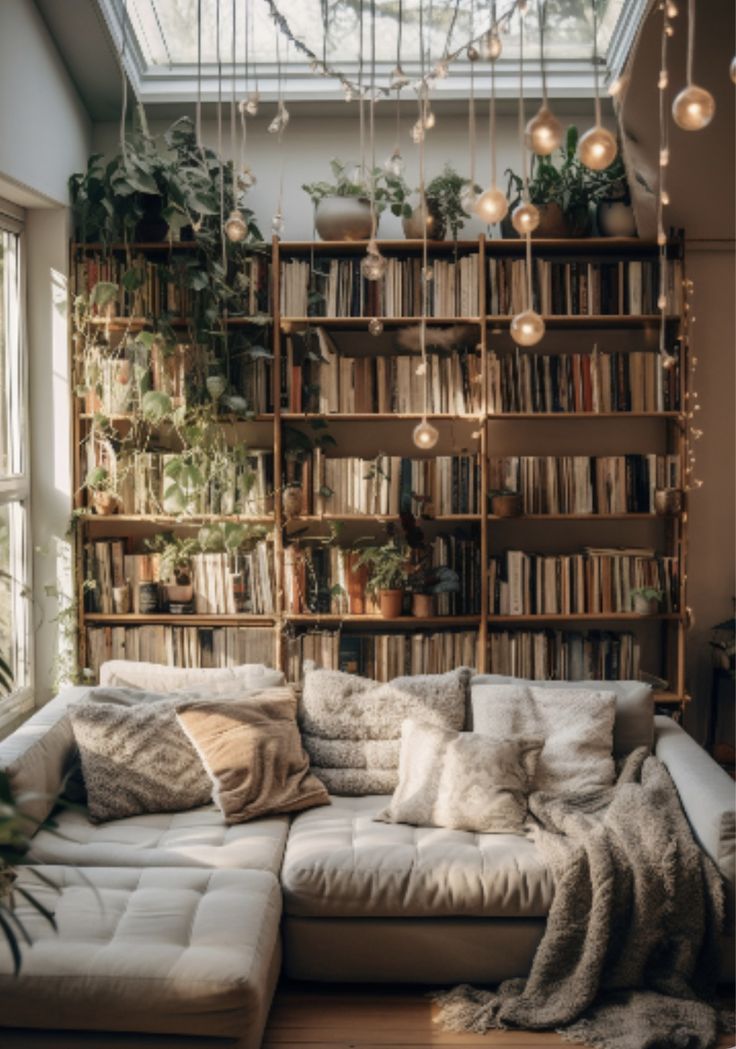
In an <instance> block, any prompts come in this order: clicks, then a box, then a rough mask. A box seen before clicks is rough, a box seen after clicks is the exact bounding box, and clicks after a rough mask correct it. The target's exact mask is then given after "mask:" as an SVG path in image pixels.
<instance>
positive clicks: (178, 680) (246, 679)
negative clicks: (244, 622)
mask: <svg viewBox="0 0 736 1049" xmlns="http://www.w3.org/2000/svg"><path fill="white" fill-rule="evenodd" d="M283 683H284V675H283V674H282V673H281V671H280V670H272V669H271V667H267V666H265V665H264V664H263V663H243V664H241V665H240V666H237V667H170V666H166V665H164V664H161V663H135V662H133V661H131V660H128V659H108V660H107V662H105V663H103V664H102V665H101V667H100V684H101V685H108V686H111V685H115V686H122V687H127V688H145V689H149V690H151V691H155V692H175V691H178V690H179V689H182V688H199V689H205V688H210V687H213V688H214V686H217V685H219V684H224V685H226V686H227V685H240V686H243V687H245V688H272V687H274V686H275V685H283Z"/></svg>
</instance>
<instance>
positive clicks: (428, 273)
mask: <svg viewBox="0 0 736 1049" xmlns="http://www.w3.org/2000/svg"><path fill="white" fill-rule="evenodd" d="M422 277H423V278H424V280H425V281H426V283H427V284H429V282H430V281H431V280H434V270H433V269H432V267H431V266H424V267H423V268H422Z"/></svg>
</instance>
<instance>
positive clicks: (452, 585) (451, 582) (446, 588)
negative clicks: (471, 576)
mask: <svg viewBox="0 0 736 1049" xmlns="http://www.w3.org/2000/svg"><path fill="white" fill-rule="evenodd" d="M408 588H409V590H410V592H411V614H412V615H413V616H416V617H417V618H418V619H429V618H430V617H431V616H433V615H434V614H435V597H436V596H437V594H456V593H458V591H459V590H460V577H459V576H458V574H457V572H456V571H455V570H454V569H453V568H448V567H447V565H430V564H427V563H426V561H422V562H420V563H419V564H418V565H416V566H414V567H413V568H411V569H410V572H409V580H408Z"/></svg>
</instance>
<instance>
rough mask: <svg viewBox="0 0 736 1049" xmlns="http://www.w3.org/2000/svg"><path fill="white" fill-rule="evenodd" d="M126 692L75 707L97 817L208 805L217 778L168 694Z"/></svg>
mask: <svg viewBox="0 0 736 1049" xmlns="http://www.w3.org/2000/svg"><path fill="white" fill-rule="evenodd" d="M121 699H122V697H114V698H113V697H112V696H111V697H109V699H108V701H106V702H100V701H99V700H98V701H95V700H83V701H82V702H81V703H75V704H73V705H71V706H70V707H69V720H70V721H71V725H72V731H73V732H74V738H75V740H76V743H77V747H78V748H79V755H80V759H81V762H82V773H83V775H84V782H85V785H86V789H87V806H88V811H89V817H90V819H91V820H92V821H93V822H95V823H101V822H104V821H105V820H115V819H123V818H124V817H126V816H137V815H139V814H140V813H144V812H179V811H183V810H184V809H192V808H195V807H196V806H198V805H206V804H207V802H208V801H210V800H211V798H212V783H211V782H210V779H209V777H208V775H207V773H206V772H205V769H204V766H203V765H202V762H201V761H200V759H199V756H198V755H197V753H196V751H195V750H194V747H193V746H192V745H191V743H190V742H189V740H188V739H187V737H186V735H185V733H184V732H183V730H182V729H181V727H180V726H179V723H178V722H177V720H176V714H175V705H174V703H173V702H170V701H169V700H168V699H167V700H160V701H158V702H143V703H141V702H138V703H134V704H132V705H129V704H127V703H126V702H125V701H124V700H123V701H122V702H121V701H120V700H121Z"/></svg>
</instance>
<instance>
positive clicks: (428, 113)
mask: <svg viewBox="0 0 736 1049" xmlns="http://www.w3.org/2000/svg"><path fill="white" fill-rule="evenodd" d="M436 123H437V120H436V118H435V115H434V113H433V112H432V110H431V109H429V108H427V109H426V110H425V111H424V116H423V117H422V125H423V126H424V128H425V129H426V130H427V131H431V130H432V128H433V127H434V126H435V124H436Z"/></svg>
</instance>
